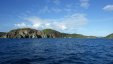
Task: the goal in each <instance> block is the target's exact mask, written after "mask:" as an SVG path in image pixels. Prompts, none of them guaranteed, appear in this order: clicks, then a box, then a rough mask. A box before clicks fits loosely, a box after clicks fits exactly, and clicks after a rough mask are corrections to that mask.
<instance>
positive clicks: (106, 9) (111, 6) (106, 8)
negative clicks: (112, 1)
mask: <svg viewBox="0 0 113 64" xmlns="http://www.w3.org/2000/svg"><path fill="white" fill-rule="evenodd" d="M103 10H105V11H113V5H106V6H105V7H104V8H103Z"/></svg>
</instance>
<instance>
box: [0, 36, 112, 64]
mask: <svg viewBox="0 0 113 64" xmlns="http://www.w3.org/2000/svg"><path fill="white" fill-rule="evenodd" d="M0 64H113V39H100V38H97V39H90V38H89V39H84V38H42V39H0Z"/></svg>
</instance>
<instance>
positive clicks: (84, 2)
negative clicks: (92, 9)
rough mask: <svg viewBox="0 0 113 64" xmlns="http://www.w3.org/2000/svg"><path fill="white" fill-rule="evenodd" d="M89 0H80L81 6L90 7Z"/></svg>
mask: <svg viewBox="0 0 113 64" xmlns="http://www.w3.org/2000/svg"><path fill="white" fill-rule="evenodd" d="M89 5H90V4H89V0H80V6H81V7H83V8H88V7H89Z"/></svg>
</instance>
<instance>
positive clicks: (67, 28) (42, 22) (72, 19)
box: [15, 13, 88, 32]
mask: <svg viewBox="0 0 113 64" xmlns="http://www.w3.org/2000/svg"><path fill="white" fill-rule="evenodd" d="M24 20H25V21H27V22H30V24H31V25H27V24H25V23H18V24H15V26H16V27H26V26H27V27H30V28H35V29H39V30H41V29H47V28H50V29H54V30H58V31H61V32H72V31H76V29H78V28H80V27H81V26H83V25H85V24H86V23H87V21H88V20H87V18H86V16H85V14H80V13H75V14H73V15H70V16H66V17H64V18H60V19H42V18H39V17H28V18H25V19H24Z"/></svg>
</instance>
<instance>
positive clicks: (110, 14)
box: [0, 0, 113, 36]
mask: <svg viewBox="0 0 113 64" xmlns="http://www.w3.org/2000/svg"><path fill="white" fill-rule="evenodd" d="M16 28H34V29H37V30H43V29H47V28H49V29H54V30H57V31H60V32H64V33H78V34H83V35H88V36H90V35H92V36H106V35H108V34H111V33H113V0H0V32H7V31H10V30H12V29H16Z"/></svg>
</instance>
